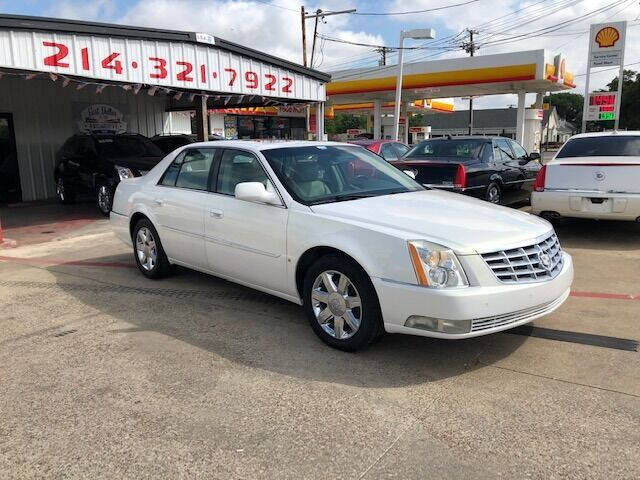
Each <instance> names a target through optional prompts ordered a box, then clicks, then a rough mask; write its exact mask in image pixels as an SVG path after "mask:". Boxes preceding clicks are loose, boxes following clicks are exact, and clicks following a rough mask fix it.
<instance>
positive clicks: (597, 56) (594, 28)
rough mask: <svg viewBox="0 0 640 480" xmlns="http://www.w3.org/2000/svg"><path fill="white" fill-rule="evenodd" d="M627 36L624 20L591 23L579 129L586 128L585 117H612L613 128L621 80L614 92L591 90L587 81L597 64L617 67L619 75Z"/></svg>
mask: <svg viewBox="0 0 640 480" xmlns="http://www.w3.org/2000/svg"><path fill="white" fill-rule="evenodd" d="M626 37H627V22H610V23H596V24H593V25H591V29H590V34H589V56H588V63H587V78H586V82H585V92H586V95H585V98H584V107H583V111H582V129H581V131H582V132H586V130H587V121H594V120H595V121H598V120H613V121H614V126H613V128H614V130H617V129H618V126H619V122H620V104H621V100H622V83H623V82H621V81H619V82H618V91H617V92H604V93H603V92H591V91H590V90H589V83H590V80H591V69H592V68H599V67H615V66H618V67H620V71H619V73H618V78H619V79H620V78H623V73H624V47H625V41H626Z"/></svg>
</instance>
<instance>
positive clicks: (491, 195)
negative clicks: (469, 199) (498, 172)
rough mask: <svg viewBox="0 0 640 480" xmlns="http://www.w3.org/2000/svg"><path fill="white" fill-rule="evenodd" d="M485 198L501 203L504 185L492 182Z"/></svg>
mask: <svg viewBox="0 0 640 480" xmlns="http://www.w3.org/2000/svg"><path fill="white" fill-rule="evenodd" d="M484 199H485V200H486V201H487V202H489V203H493V204H495V205H499V204H500V203H501V202H502V187H501V186H500V184H499V183H497V182H491V183H490V184H489V186H488V187H487V193H486V194H485V197H484Z"/></svg>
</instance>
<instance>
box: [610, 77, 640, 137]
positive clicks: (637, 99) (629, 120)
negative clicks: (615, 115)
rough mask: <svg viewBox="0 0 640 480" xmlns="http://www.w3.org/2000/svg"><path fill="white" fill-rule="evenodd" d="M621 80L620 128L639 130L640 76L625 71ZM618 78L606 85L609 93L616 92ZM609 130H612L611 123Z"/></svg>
mask: <svg viewBox="0 0 640 480" xmlns="http://www.w3.org/2000/svg"><path fill="white" fill-rule="evenodd" d="M622 78H623V80H622V103H621V104H620V128H622V129H626V130H639V129H640V74H638V73H637V72H634V71H633V70H625V71H624V75H623V77H622ZM618 81H619V80H618V77H616V78H614V79H613V80H611V82H609V83H608V84H607V87H608V88H609V91H610V92H615V91H616V90H618ZM609 123H611V126H610V128H613V122H609Z"/></svg>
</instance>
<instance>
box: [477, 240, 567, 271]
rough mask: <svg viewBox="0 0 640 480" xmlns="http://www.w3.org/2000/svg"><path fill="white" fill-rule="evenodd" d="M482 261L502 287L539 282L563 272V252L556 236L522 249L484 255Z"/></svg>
mask: <svg viewBox="0 0 640 480" xmlns="http://www.w3.org/2000/svg"><path fill="white" fill-rule="evenodd" d="M482 258H483V259H484V261H485V262H486V263H487V265H488V266H489V268H490V269H491V270H492V271H493V273H494V274H495V276H496V277H497V278H498V280H500V281H501V282H503V283H522V282H541V281H544V280H550V279H552V278H554V277H555V276H556V275H558V273H560V271H561V270H562V249H561V248H560V242H559V241H558V237H557V236H556V234H555V233H552V234H551V235H550V236H549V237H547V238H546V239H545V240H543V241H541V242H539V243H534V244H532V245H527V246H525V247H519V248H512V249H509V250H500V251H497V252H491V253H483V254H482Z"/></svg>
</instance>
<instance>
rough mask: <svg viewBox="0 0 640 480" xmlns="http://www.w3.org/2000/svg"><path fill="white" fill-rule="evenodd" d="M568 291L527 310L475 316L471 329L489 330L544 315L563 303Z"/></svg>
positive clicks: (476, 330) (474, 330) (473, 330)
mask: <svg viewBox="0 0 640 480" xmlns="http://www.w3.org/2000/svg"><path fill="white" fill-rule="evenodd" d="M567 296H568V292H567V293H565V294H564V295H562V296H561V297H559V298H556V299H555V300H553V301H551V302H549V303H545V304H543V305H537V306H535V307H531V308H527V309H525V310H519V311H517V312H512V313H505V314H504V315H495V316H493V317H484V318H474V319H473V320H472V321H471V331H472V332H481V331H482V330H489V329H490V328H496V327H502V326H505V325H511V324H513V323H518V322H520V321H526V320H528V319H531V318H534V317H539V316H542V315H544V314H546V313H548V312H550V311H552V310H554V309H555V308H556V307H558V306H559V305H561V304H562V302H564V301H565V300H566V298H567Z"/></svg>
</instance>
